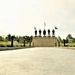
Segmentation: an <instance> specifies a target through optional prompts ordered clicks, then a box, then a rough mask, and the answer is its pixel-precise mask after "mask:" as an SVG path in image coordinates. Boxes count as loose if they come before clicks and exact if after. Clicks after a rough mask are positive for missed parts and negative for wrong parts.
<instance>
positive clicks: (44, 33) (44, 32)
mask: <svg viewBox="0 0 75 75" xmlns="http://www.w3.org/2000/svg"><path fill="white" fill-rule="evenodd" d="M43 35H44V37H45V35H46V30H45V29H44V31H43Z"/></svg>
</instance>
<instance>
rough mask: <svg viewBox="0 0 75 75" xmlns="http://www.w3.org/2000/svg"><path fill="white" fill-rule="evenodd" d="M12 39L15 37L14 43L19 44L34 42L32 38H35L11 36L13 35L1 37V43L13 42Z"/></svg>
mask: <svg viewBox="0 0 75 75" xmlns="http://www.w3.org/2000/svg"><path fill="white" fill-rule="evenodd" d="M12 37H13V41H16V42H18V43H24V41H25V43H29V42H32V38H33V36H15V35H13V36H12V35H11V34H8V35H7V36H6V37H3V36H0V42H1V41H2V42H8V41H11V40H12Z"/></svg>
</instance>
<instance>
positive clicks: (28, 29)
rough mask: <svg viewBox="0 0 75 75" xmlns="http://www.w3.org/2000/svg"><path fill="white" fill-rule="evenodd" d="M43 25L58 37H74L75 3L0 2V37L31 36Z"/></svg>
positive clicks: (62, 0)
mask: <svg viewBox="0 0 75 75" xmlns="http://www.w3.org/2000/svg"><path fill="white" fill-rule="evenodd" d="M44 22H45V23H46V27H45V29H46V30H48V29H50V30H51V31H52V29H54V27H55V26H56V27H57V28H58V30H56V31H55V35H56V36H57V37H58V36H61V37H62V38H65V37H66V36H67V35H68V34H72V36H73V37H75V0H0V35H8V34H9V33H10V34H11V35H18V36H19V35H21V36H25V35H28V36H30V35H33V36H34V27H36V29H37V30H38V31H39V29H41V30H42V31H43V29H44ZM51 34H52V32H51Z"/></svg>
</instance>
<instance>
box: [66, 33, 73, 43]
mask: <svg viewBox="0 0 75 75" xmlns="http://www.w3.org/2000/svg"><path fill="white" fill-rule="evenodd" d="M66 40H67V43H68V42H72V41H73V37H72V35H71V34H68V35H67V37H66Z"/></svg>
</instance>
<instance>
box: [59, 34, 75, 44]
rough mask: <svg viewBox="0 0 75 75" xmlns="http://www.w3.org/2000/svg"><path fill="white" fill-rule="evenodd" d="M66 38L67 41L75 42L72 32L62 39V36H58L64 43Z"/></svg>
mask: <svg viewBox="0 0 75 75" xmlns="http://www.w3.org/2000/svg"><path fill="white" fill-rule="evenodd" d="M64 40H65V42H66V43H75V37H73V36H72V34H68V35H67V36H66V38H65V39H62V38H61V37H60V36H58V41H59V42H61V43H63V42H64Z"/></svg>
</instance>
